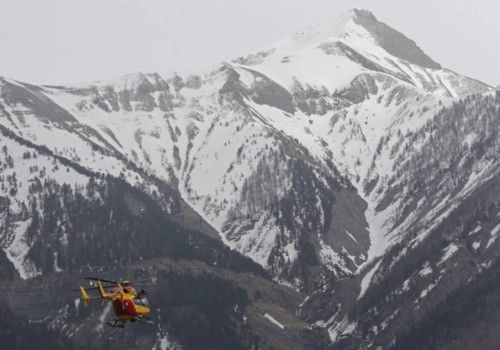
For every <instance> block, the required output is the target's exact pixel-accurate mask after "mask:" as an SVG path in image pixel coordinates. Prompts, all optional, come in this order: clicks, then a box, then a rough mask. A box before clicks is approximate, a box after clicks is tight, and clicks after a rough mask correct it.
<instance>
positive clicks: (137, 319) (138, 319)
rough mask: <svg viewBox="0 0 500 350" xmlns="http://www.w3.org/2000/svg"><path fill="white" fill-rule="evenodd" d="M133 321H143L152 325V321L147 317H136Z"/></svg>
mask: <svg viewBox="0 0 500 350" xmlns="http://www.w3.org/2000/svg"><path fill="white" fill-rule="evenodd" d="M134 321H137V322H141V323H145V324H150V325H153V324H154V323H153V321H152V320H151V319H149V318H147V317H136V318H135V319H134Z"/></svg>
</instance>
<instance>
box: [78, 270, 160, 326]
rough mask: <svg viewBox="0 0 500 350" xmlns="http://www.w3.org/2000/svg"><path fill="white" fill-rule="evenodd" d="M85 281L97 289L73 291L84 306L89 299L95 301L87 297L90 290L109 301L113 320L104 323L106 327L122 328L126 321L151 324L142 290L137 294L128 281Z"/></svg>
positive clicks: (147, 304)
mask: <svg viewBox="0 0 500 350" xmlns="http://www.w3.org/2000/svg"><path fill="white" fill-rule="evenodd" d="M85 279H87V280H89V281H91V282H95V283H96V284H97V287H89V288H84V287H83V286H80V288H79V289H77V290H75V291H79V292H80V294H81V298H82V301H83V304H84V305H85V306H88V305H89V304H90V300H91V299H95V297H94V298H92V297H91V296H90V295H89V291H90V290H97V291H98V292H99V298H100V299H102V300H106V301H110V302H111V303H112V304H113V310H114V313H115V319H114V322H113V323H112V322H110V321H108V322H106V324H107V325H109V326H111V327H113V328H114V327H119V328H124V327H125V323H126V322H127V321H130V322H136V321H137V322H142V323H147V324H153V322H152V321H151V319H150V318H149V314H150V313H151V308H150V307H149V303H148V301H147V299H146V296H145V291H144V290H141V291H140V292H139V293H138V294H137V293H136V291H135V289H134V288H133V287H132V285H131V283H130V282H128V281H112V280H108V279H103V278H98V277H85ZM103 283H105V284H103ZM108 288H112V290H111V291H107V289H108Z"/></svg>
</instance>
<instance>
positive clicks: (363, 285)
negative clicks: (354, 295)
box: [358, 259, 382, 300]
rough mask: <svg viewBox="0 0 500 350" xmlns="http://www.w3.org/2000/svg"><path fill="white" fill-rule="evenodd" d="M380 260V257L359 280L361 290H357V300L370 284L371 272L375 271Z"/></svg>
mask: <svg viewBox="0 0 500 350" xmlns="http://www.w3.org/2000/svg"><path fill="white" fill-rule="evenodd" d="M381 262H382V259H380V260H379V261H378V262H377V263H376V264H375V266H373V267H372V268H371V269H370V271H368V272H367V273H366V275H365V276H364V277H363V279H362V280H361V290H360V291H359V295H358V300H359V299H361V297H362V296H363V295H364V294H365V293H366V290H367V289H368V287H369V286H370V283H371V281H372V277H373V274H374V273H375V272H376V271H377V269H378V267H379V266H380V263H381Z"/></svg>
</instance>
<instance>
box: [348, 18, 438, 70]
mask: <svg viewBox="0 0 500 350" xmlns="http://www.w3.org/2000/svg"><path fill="white" fill-rule="evenodd" d="M348 13H349V15H350V17H349V18H351V19H352V20H353V21H354V22H355V23H356V24H357V25H359V26H361V27H363V28H364V29H366V30H367V31H368V32H369V33H370V34H371V35H372V36H373V38H374V39H375V41H376V42H377V44H378V45H380V46H381V47H382V48H383V49H384V50H385V51H387V52H388V53H390V54H391V55H393V56H396V57H399V58H402V59H404V60H406V61H408V62H410V63H414V64H417V65H419V66H421V67H424V68H432V69H440V68H441V65H440V64H439V63H437V62H435V61H434V60H433V59H432V58H430V57H429V56H428V55H427V54H426V53H425V52H424V51H422V49H421V48H420V47H418V46H417V44H416V43H415V42H414V41H413V40H411V39H409V38H407V37H406V36H405V35H404V34H402V33H400V32H398V31H397V30H395V29H394V28H392V27H390V26H388V25H387V24H385V23H383V22H380V21H379V20H378V19H377V18H376V17H375V16H374V15H373V13H371V12H370V11H368V10H363V9H352V10H349V11H348Z"/></svg>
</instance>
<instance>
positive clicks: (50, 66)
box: [0, 0, 500, 85]
mask: <svg viewBox="0 0 500 350" xmlns="http://www.w3.org/2000/svg"><path fill="white" fill-rule="evenodd" d="M352 7H361V8H366V9H369V10H371V11H372V12H373V13H374V14H375V16H376V17H377V18H378V19H379V20H382V21H384V22H385V23H387V24H389V25H391V26H392V27H394V28H396V29H397V30H399V31H401V32H402V33H404V34H405V35H407V36H408V37H410V38H411V39H413V40H415V41H416V42H417V44H418V45H419V46H420V47H421V48H422V49H423V50H424V51H426V53H427V54H429V55H430V56H431V57H432V58H433V59H434V60H436V61H438V62H439V63H441V64H442V65H443V66H445V67H447V68H450V69H453V70H455V71H458V72H460V73H462V74H465V75H468V76H471V77H474V78H478V79H480V80H482V81H485V82H487V83H489V84H492V85H497V84H500V43H499V42H500V40H499V38H500V1H499V0H418V1H415V0H411V1H410V0H300V1H299V0H80V1H77V0H0V45H1V46H0V49H1V54H0V75H3V76H7V77H11V78H14V79H17V80H21V81H27V82H32V83H44V84H64V83H70V82H79V81H89V80H97V79H106V78H111V77H114V76H119V75H122V74H125V73H130V72H136V71H143V72H154V71H158V72H164V73H166V72H173V71H178V72H181V73H182V72H190V71H197V70H200V69H203V68H205V67H210V66H212V65H214V64H215V63H217V62H219V61H222V60H229V59H232V58H235V57H238V56H240V55H243V54H245V53H248V52H250V51H253V50H254V49H256V48H259V47H261V46H264V45H266V44H268V43H271V42H273V41H275V40H278V39H281V38H283V37H284V36H287V35H289V34H292V33H294V32H296V31H298V30H300V29H301V28H303V27H306V26H308V25H311V24H314V23H316V22H318V21H321V20H323V19H324V18H325V17H326V18H328V17H332V18H335V17H336V14H337V13H338V12H339V11H343V10H346V9H349V8H352Z"/></svg>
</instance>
